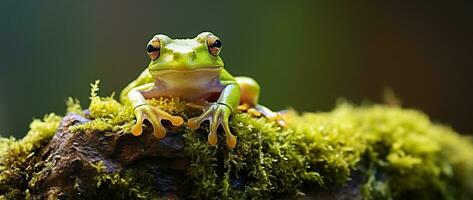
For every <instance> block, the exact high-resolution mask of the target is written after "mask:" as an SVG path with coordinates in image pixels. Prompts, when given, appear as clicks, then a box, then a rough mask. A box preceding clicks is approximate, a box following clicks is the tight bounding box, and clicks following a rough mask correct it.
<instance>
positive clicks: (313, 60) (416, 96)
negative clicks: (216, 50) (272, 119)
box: [0, 0, 473, 137]
mask: <svg viewBox="0 0 473 200" xmlns="http://www.w3.org/2000/svg"><path fill="white" fill-rule="evenodd" d="M287 2H289V1H285V2H277V1H270V2H260V1H204V0H200V1H127V2H121V1H54V2H53V1H30V2H29V3H27V2H26V1H22V3H19V2H18V1H2V2H1V3H0V41H1V48H0V91H1V94H0V133H2V135H3V136H8V135H14V136H17V137H19V136H22V135H24V134H25V133H26V131H27V129H28V127H27V126H28V124H29V122H30V121H31V119H32V118H41V117H42V116H43V115H44V114H45V113H48V112H56V113H60V114H62V113H64V110H65V109H64V108H65V106H64V102H65V99H66V98H67V97H69V96H73V97H77V98H79V99H80V100H81V102H82V105H83V106H86V105H87V104H88V94H89V83H91V82H93V81H94V80H96V79H100V80H101V81H102V84H101V92H100V94H102V95H108V94H110V93H111V92H112V91H116V92H119V91H120V90H121V89H122V88H123V87H124V86H125V85H126V84H127V83H128V82H130V81H132V80H133V79H134V78H136V76H137V75H138V73H139V72H140V71H142V70H143V69H144V68H145V67H146V66H147V63H148V58H147V56H146V54H145V52H144V50H145V44H146V43H147V42H148V40H149V39H150V38H151V37H152V36H153V35H154V34H157V33H165V34H167V35H169V36H170V37H172V38H191V37H194V36H195V35H197V34H198V33H200V32H202V31H212V32H214V33H215V34H216V35H218V36H219V37H220V38H221V39H222V40H223V44H224V45H223V46H224V48H223V52H222V54H221V55H222V57H223V59H224V61H225V64H226V68H227V70H229V71H230V72H231V73H232V74H233V75H247V76H251V77H254V78H255V79H256V80H258V81H259V83H260V84H261V86H262V96H261V102H262V103H263V104H265V105H268V106H269V107H271V108H274V109H284V108H287V107H294V108H296V109H297V110H299V111H328V110H330V109H332V108H333V107H334V105H335V104H336V101H337V99H338V98H339V97H345V98H346V99H349V100H351V101H353V102H356V103H360V102H363V101H365V100H368V101H372V102H380V101H382V93H383V90H384V89H385V88H391V89H392V90H394V91H395V92H396V94H397V95H398V96H400V97H401V99H402V100H403V105H404V106H406V107H411V108H416V109H420V110H423V111H425V112H426V113H428V114H429V115H430V116H431V117H432V119H433V120H434V121H438V122H441V123H444V124H447V125H451V126H452V127H453V128H454V129H456V130H458V131H460V132H463V133H473V123H472V122H471V120H472V119H473V113H472V111H473V105H472V103H473V95H472V86H473V80H472V78H471V76H472V75H473V73H472V71H473V70H472V64H473V60H472V58H473V57H472V55H471V49H472V46H473V43H472V37H471V36H472V35H473V33H472V32H473V31H472V29H473V26H472V25H473V20H472V15H473V14H472V13H473V12H471V10H472V9H473V5H472V3H471V2H464V3H447V2H442V3H437V4H436V3H433V2H429V3H422V2H415V1H410V2H409V3H408V2H404V3H386V2H376V3H361V2H355V1H353V2H348V3H340V2H336V1H325V2H319V1H313V0H306V1H297V0H295V1H290V3H287Z"/></svg>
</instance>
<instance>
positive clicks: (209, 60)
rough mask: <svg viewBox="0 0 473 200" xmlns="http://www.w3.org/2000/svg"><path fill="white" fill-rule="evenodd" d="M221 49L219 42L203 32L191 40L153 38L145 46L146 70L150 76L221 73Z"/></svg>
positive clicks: (212, 35)
mask: <svg viewBox="0 0 473 200" xmlns="http://www.w3.org/2000/svg"><path fill="white" fill-rule="evenodd" d="M221 49H222V42H221V40H220V39H219V38H218V37H217V36H215V35H214V34H212V33H210V32H203V33H201V34H199V35H197V37H195V38H194V39H171V38H169V37H168V36H166V35H162V34H159V35H155V36H154V37H153V38H152V39H151V40H150V41H149V42H148V44H147V46H146V52H147V53H148V56H149V57H150V59H151V62H150V64H149V66H148V69H149V71H150V72H151V74H152V75H153V76H156V75H159V74H164V73H168V72H176V71H186V72H188V71H201V70H209V71H214V70H215V71H217V70H221V69H222V68H223V60H222V59H221V58H220V56H219V53H220V50H221Z"/></svg>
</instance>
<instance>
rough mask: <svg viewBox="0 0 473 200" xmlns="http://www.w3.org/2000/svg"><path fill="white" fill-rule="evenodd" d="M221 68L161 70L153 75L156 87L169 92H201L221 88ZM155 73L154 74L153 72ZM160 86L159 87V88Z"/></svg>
mask: <svg viewBox="0 0 473 200" xmlns="http://www.w3.org/2000/svg"><path fill="white" fill-rule="evenodd" d="M221 70H222V68H221V67H208V68H197V69H186V70H179V69H169V70H160V71H157V72H155V73H154V74H153V76H154V77H155V81H156V85H157V86H158V85H159V86H161V87H165V88H166V89H167V90H175V91H176V92H177V91H187V92H197V93H198V92H199V91H205V90H213V89H214V88H220V86H221V85H220V72H221ZM152 73H153V72H152ZM159 86H158V87H159Z"/></svg>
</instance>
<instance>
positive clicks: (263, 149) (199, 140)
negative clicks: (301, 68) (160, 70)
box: [0, 82, 473, 199]
mask: <svg viewBox="0 0 473 200" xmlns="http://www.w3.org/2000/svg"><path fill="white" fill-rule="evenodd" d="M97 92H98V82H96V83H95V84H92V91H91V103H90V106H89V108H88V110H89V113H88V114H87V113H83V114H84V115H85V116H86V117H89V118H91V119H92V121H91V122H89V123H87V124H83V125H78V126H74V127H72V128H71V129H72V130H73V131H75V132H77V133H78V134H79V133H80V132H86V133H89V134H91V133H95V132H97V131H99V132H110V133H114V132H118V133H120V134H129V130H130V127H131V125H133V124H134V123H135V121H134V116H133V110H132V108H131V106H130V105H121V104H120V103H119V102H117V101H116V100H115V99H114V98H113V95H111V96H109V97H99V96H98V95H97ZM148 103H150V104H152V105H155V106H158V107H160V108H161V109H163V110H165V111H167V112H169V113H171V114H173V115H180V116H183V117H184V118H186V119H188V118H189V117H192V116H196V115H198V114H199V111H198V110H195V109H191V108H189V107H188V106H187V105H186V103H185V102H183V101H180V100H178V99H163V98H161V99H157V100H156V99H154V100H149V101H148ZM78 105H79V103H78V102H77V101H74V100H69V103H68V107H69V109H68V112H74V113H77V112H79V110H80V106H78ZM393 105H395V104H393ZM284 117H285V120H286V121H287V123H288V125H289V127H288V128H281V127H279V126H278V125H276V124H275V123H274V122H270V121H268V120H266V119H265V118H255V117H253V116H250V115H248V114H246V113H236V114H234V115H232V117H231V122H230V123H231V130H232V132H233V133H234V134H235V135H236V136H237V139H238V143H237V146H236V148H235V149H228V148H227V147H226V146H225V145H223V144H224V141H225V138H223V134H221V135H219V144H220V145H218V146H211V145H208V143H207V133H208V125H207V124H205V123H204V124H203V126H202V127H201V128H200V129H198V130H196V131H191V130H190V129H188V128H185V126H183V127H181V128H180V129H179V130H180V131H181V132H182V134H183V136H184V139H185V142H186V146H185V154H186V155H187V156H188V158H189V165H190V166H189V168H188V171H187V179H188V180H187V183H190V184H191V185H192V186H193V188H192V194H191V197H193V198H197V199H219V198H220V199H248V198H253V199H273V198H289V197H295V196H298V195H303V188H304V186H307V185H310V186H311V187H312V188H314V189H318V190H331V189H333V188H336V187H341V186H344V185H345V184H347V183H348V182H349V181H350V180H352V178H356V177H357V176H358V178H356V180H355V181H359V182H360V181H361V183H360V184H362V187H361V192H362V194H363V195H364V198H365V199H403V198H410V199H412V198H417V199H438V198H442V199H471V198H473V192H472V191H473V145H472V142H471V139H470V138H468V137H466V136H462V135H460V134H458V133H456V132H455V131H453V130H451V129H450V128H448V127H445V126H442V125H439V124H435V123H432V122H431V121H430V120H429V118H428V117H427V116H426V115H425V114H423V113H421V112H419V111H416V110H411V109H403V108H400V107H398V106H388V105H370V106H354V105H351V104H348V103H342V104H340V105H338V106H337V107H336V108H335V109H334V110H333V111H331V112H321V113H303V114H298V113H296V112H294V111H290V112H288V113H286V114H285V115H284ZM59 119H60V118H59V117H57V116H49V117H46V118H45V119H44V121H43V122H40V121H36V122H34V123H33V124H36V125H32V131H30V133H29V134H28V136H26V137H25V138H24V139H22V140H20V141H17V140H15V139H5V138H2V139H0V153H1V155H2V156H1V158H2V160H1V162H0V163H1V165H0V167H1V168H0V169H1V173H0V178H1V179H0V191H1V194H4V195H6V196H16V195H18V193H21V192H24V191H25V189H26V188H27V187H28V186H27V183H28V181H29V179H28V178H26V177H27V175H28V174H31V172H30V171H28V170H26V171H25V169H26V168H27V166H32V165H33V162H36V160H33V161H30V160H28V158H30V157H29V155H30V154H31V153H32V152H33V153H34V152H36V151H37V150H38V148H41V147H42V146H43V145H44V143H45V142H47V141H48V140H49V138H50V137H51V135H52V134H53V133H54V131H55V129H56V127H57V124H58V123H59ZM184 125H185V124H184ZM13 163H16V164H13ZM12 164H13V165H12ZM12 166H13V167H12ZM97 169H98V170H99V175H98V176H97V178H96V181H97V187H98V189H99V190H100V191H108V192H109V193H106V194H109V195H112V194H117V195H118V196H116V198H118V199H120V198H122V199H123V198H135V199H140V198H155V197H156V193H155V192H153V189H152V184H147V181H146V180H145V179H141V178H140V177H141V175H139V174H137V173H136V172H134V171H132V170H129V171H127V172H124V173H108V172H106V171H104V170H103V169H101V168H100V167H97ZM145 176H146V175H145ZM358 179H359V180H358ZM17 180H20V181H17ZM33 182H34V181H33ZM33 182H32V183H33ZM17 183H19V185H18V184H17ZM9 184H11V185H9ZM25 184H26V186H25ZM12 185H13V186H12ZM30 185H31V186H30V187H33V186H34V184H30ZM11 188H13V189H11ZM138 191H139V192H138ZM7 193H8V194H7ZM104 194H105V193H104Z"/></svg>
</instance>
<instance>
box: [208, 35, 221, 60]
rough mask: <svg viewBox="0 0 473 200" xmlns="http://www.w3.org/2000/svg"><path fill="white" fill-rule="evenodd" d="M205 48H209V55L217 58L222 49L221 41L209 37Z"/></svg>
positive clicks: (211, 36) (212, 36)
mask: <svg viewBox="0 0 473 200" xmlns="http://www.w3.org/2000/svg"><path fill="white" fill-rule="evenodd" d="M207 47H208V48H209V52H210V54H212V55H214V56H218V54H219V53H220V50H221V49H222V41H221V40H220V39H218V37H217V36H215V35H209V36H208V37H207Z"/></svg>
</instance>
